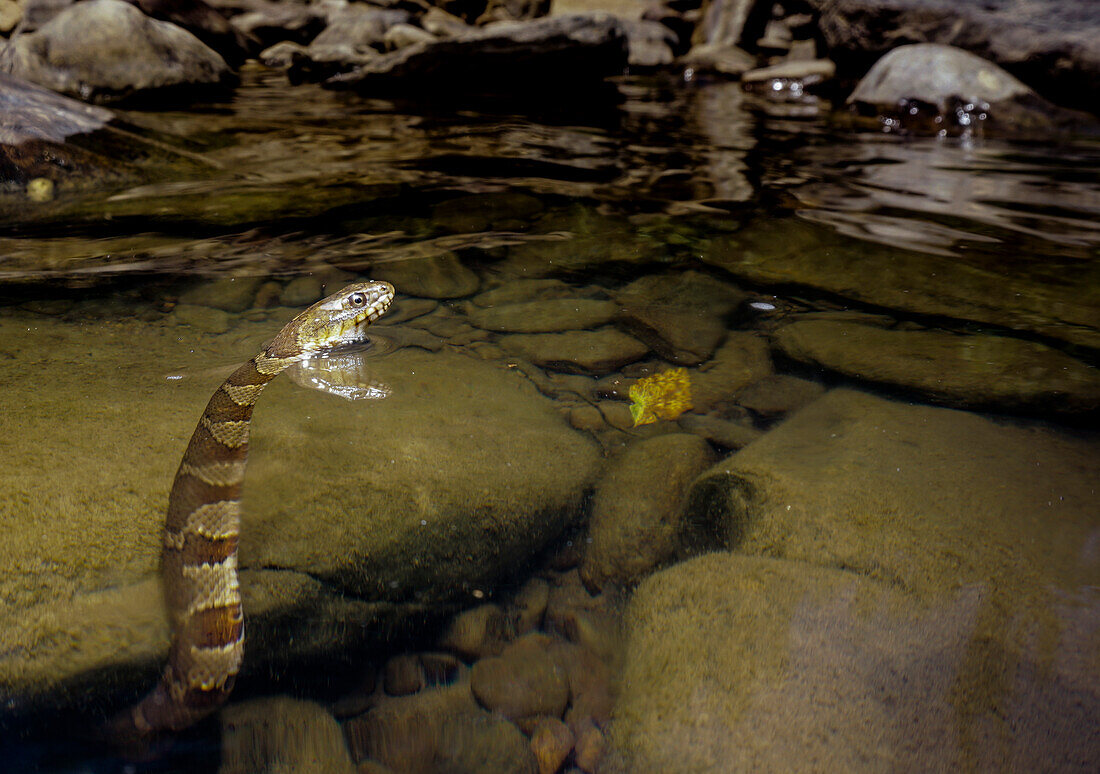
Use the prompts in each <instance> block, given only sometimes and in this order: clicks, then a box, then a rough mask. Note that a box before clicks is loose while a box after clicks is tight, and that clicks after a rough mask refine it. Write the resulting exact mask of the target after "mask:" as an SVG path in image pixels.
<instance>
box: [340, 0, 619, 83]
mask: <svg viewBox="0 0 1100 774" xmlns="http://www.w3.org/2000/svg"><path fill="white" fill-rule="evenodd" d="M626 63H627V40H626V35H625V34H624V32H623V30H622V28H621V26H620V25H619V24H618V22H617V21H616V20H615V19H614V18H613V17H609V16H597V17H592V16H559V17H553V18H547V19H538V20H535V21H532V22H525V23H514V24H501V25H493V26H492V27H490V28H487V29H485V30H479V31H477V32H473V33H470V34H467V35H462V36H459V37H455V38H450V39H446V40H439V41H435V42H423V43H414V44H413V45H411V46H406V47H405V48H402V49H400V50H398V51H394V52H391V53H389V54H385V55H384V56H382V57H379V58H378V59H376V60H373V61H371V62H368V63H367V64H365V65H363V66H361V67H358V68H356V69H355V70H352V71H351V72H348V73H344V74H342V75H336V76H333V77H332V78H330V79H329V80H328V81H326V85H329V86H332V87H338V88H356V89H359V90H362V91H366V92H372V93H373V92H380V91H381V92H385V91H394V90H400V91H401V92H402V93H408V92H409V91H436V92H438V91H454V90H458V91H460V92H463V93H475V94H480V93H498V92H502V91H503V92H510V91H514V90H515V89H517V88H521V87H522V88H523V89H525V90H526V89H531V88H533V87H534V86H536V85H537V86H538V87H539V88H542V89H552V90H555V91H563V90H564V91H567V90H569V89H572V88H575V87H577V86H578V85H586V84H587V85H595V84H599V83H600V82H602V80H603V79H604V78H606V77H608V76H611V75H619V74H621V73H622V72H623V70H624V68H625V67H626Z"/></svg>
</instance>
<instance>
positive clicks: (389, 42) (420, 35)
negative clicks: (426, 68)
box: [383, 24, 435, 51]
mask: <svg viewBox="0 0 1100 774" xmlns="http://www.w3.org/2000/svg"><path fill="white" fill-rule="evenodd" d="M433 40H435V35H433V34H432V33H430V32H428V31H427V30H424V29H422V28H420V27H414V26H413V25H411V24H395V25H393V26H392V27H390V28H389V29H388V30H386V34H385V36H384V37H383V42H384V43H385V45H386V48H387V49H388V50H390V51H393V50H394V49H398V48H404V47H405V46H411V45H412V44H414V43H425V42H431V41H433Z"/></svg>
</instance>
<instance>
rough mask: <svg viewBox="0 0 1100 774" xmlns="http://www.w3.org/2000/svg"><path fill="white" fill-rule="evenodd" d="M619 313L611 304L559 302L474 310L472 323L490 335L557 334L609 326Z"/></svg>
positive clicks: (579, 301)
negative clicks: (509, 333)
mask: <svg viewBox="0 0 1100 774" xmlns="http://www.w3.org/2000/svg"><path fill="white" fill-rule="evenodd" d="M617 311H618V305H617V304H615V303H613V302H611V301H594V300H587V299H573V298H558V299H550V300H546V301H527V302H521V303H515V304H506V305H503V306H495V307H489V308H487V309H471V310H470V322H472V323H473V324H474V325H476V326H477V327H479V328H484V329H485V330H490V331H504V332H512V333H556V332H560V331H569V330H583V329H587V328H595V327H598V326H601V325H606V324H607V323H609V322H611V320H612V318H613V317H614V316H615V313H616V312H617Z"/></svg>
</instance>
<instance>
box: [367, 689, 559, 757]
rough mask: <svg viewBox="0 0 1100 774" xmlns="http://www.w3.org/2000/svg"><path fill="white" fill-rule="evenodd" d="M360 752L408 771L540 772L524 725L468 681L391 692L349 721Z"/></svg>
mask: <svg viewBox="0 0 1100 774" xmlns="http://www.w3.org/2000/svg"><path fill="white" fill-rule="evenodd" d="M345 732H346V734H347V737H348V740H349V742H350V744H351V748H352V751H353V754H354V757H355V759H356V760H357V761H359V762H360V766H362V765H364V763H366V762H367V759H368V758H369V759H370V760H371V761H372V762H378V763H382V764H384V765H386V766H389V767H390V768H391V769H393V770H394V771H398V772H404V773H405V774H432V772H437V771H448V772H453V773H454V774H480V773H481V772H485V771H492V772H500V774H535V772H536V771H537V770H538V769H537V764H536V762H535V757H534V753H532V751H531V749H530V748H529V746H528V744H527V740H526V739H524V737H523V734H521V733H520V731H519V729H518V728H516V727H515V726H514V725H512V724H511V723H509V722H508V721H507V720H505V719H504V718H502V717H500V716H499V715H494V714H491V713H488V712H486V711H484V710H482V709H480V708H479V707H478V706H477V704H476V703H475V702H474V699H473V696H472V695H471V693H470V683H469V682H468V681H463V682H459V683H456V684H454V685H452V686H448V687H445V688H434V689H428V690H425V691H421V692H420V693H417V694H414V695H412V696H401V697H387V698H385V699H383V700H382V701H380V702H378V704H377V705H376V706H375V707H373V708H372V709H370V710H369V711H368V712H366V713H365V714H364V715H361V716H360V717H357V718H353V719H351V720H349V721H348V722H347V724H346V725H345Z"/></svg>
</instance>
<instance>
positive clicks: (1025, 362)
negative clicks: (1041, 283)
mask: <svg viewBox="0 0 1100 774" xmlns="http://www.w3.org/2000/svg"><path fill="white" fill-rule="evenodd" d="M775 341H776V344H777V345H778V347H779V348H780V349H781V350H782V351H783V353H784V354H786V355H787V356H788V357H790V358H793V359H794V360H798V361H800V362H803V363H812V364H815V365H819V366H821V367H823V368H826V369H829V370H830V371H836V372H838V373H841V374H844V375H845V376H850V377H852V378H855V379H863V380H866V381H869V382H874V383H877V384H888V385H894V386H898V387H904V388H905V389H908V390H914V391H916V392H919V393H921V394H923V395H925V396H927V397H929V398H931V399H932V400H935V401H939V402H942V403H946V404H948V405H952V406H960V407H968V406H969V407H981V408H999V409H1009V410H1019V409H1027V410H1032V411H1042V412H1050V413H1058V414H1061V413H1077V412H1089V411H1096V410H1097V409H1100V371H1098V370H1097V369H1096V368H1092V367H1091V366H1088V365H1086V364H1085V363H1082V362H1081V361H1080V360H1077V359H1075V358H1072V357H1070V356H1069V355H1066V354H1064V353H1062V352H1059V351H1058V350H1056V349H1051V348H1050V347H1047V346H1044V345H1042V344H1038V343H1036V342H1033V341H1024V340H1022V339H1013V338H1008V337H1005V336H990V335H986V334H957V333H949V332H947V331H936V330H887V329H885V328H878V327H874V326H870V325H861V324H859V323H850V322H840V321H831V320H802V321H798V322H794V323H791V324H790V325H786V326H784V327H782V328H780V329H779V331H777V332H776V335H775Z"/></svg>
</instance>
